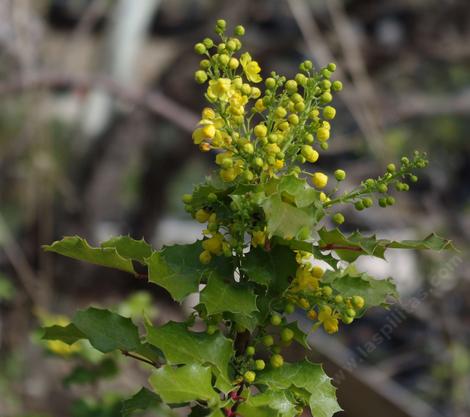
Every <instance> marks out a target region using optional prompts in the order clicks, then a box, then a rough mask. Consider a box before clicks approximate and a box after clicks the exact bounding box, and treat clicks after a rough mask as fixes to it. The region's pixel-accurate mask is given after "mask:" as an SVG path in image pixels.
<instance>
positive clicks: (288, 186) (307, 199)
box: [278, 175, 320, 208]
mask: <svg viewBox="0 0 470 417" xmlns="http://www.w3.org/2000/svg"><path fill="white" fill-rule="evenodd" d="M278 190H279V192H280V193H281V194H282V193H287V194H288V196H290V197H292V199H293V200H294V202H295V205H296V206H297V207H299V208H302V207H307V206H310V205H312V204H313V203H314V202H320V192H319V191H317V190H315V189H314V188H312V187H310V186H309V185H308V183H307V181H306V180H305V179H303V178H298V177H296V176H295V175H286V176H283V177H282V178H281V180H280V181H279V186H278Z"/></svg>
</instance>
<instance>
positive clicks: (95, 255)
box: [43, 236, 136, 274]
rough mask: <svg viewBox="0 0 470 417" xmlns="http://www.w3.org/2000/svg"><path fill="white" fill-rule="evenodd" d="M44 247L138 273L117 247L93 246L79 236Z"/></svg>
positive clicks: (91, 261) (101, 264) (61, 253)
mask: <svg viewBox="0 0 470 417" xmlns="http://www.w3.org/2000/svg"><path fill="white" fill-rule="evenodd" d="M43 248H44V250H45V251H47V252H55V253H58V254H60V255H63V256H68V257H69V258H73V259H78V260H79V261H84V262H89V263H92V264H95V265H100V266H105V267H108V268H115V269H119V270H121V271H125V272H129V273H131V274H136V272H135V270H134V266H133V265H132V260H131V259H130V258H126V257H124V256H122V255H120V254H119V252H118V251H117V249H116V248H115V247H98V248H96V247H92V246H90V245H89V244H88V242H87V241H86V240H85V239H82V238H81V237H79V236H67V237H64V238H63V239H62V240H58V241H56V242H54V243H52V245H45V246H43Z"/></svg>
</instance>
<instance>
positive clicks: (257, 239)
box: [251, 230, 266, 248]
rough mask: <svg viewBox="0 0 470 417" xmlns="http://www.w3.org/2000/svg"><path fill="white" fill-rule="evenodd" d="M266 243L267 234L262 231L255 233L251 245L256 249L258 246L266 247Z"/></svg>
mask: <svg viewBox="0 0 470 417" xmlns="http://www.w3.org/2000/svg"><path fill="white" fill-rule="evenodd" d="M265 242H266V232H263V231H261V230H259V231H256V232H253V235H252V237H251V244H252V245H253V246H254V247H255V248H256V247H257V246H264V243H265Z"/></svg>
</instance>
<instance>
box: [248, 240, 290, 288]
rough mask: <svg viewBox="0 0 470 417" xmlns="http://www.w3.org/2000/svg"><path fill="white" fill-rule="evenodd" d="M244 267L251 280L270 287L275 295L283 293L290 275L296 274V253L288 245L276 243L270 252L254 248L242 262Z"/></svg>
mask: <svg viewBox="0 0 470 417" xmlns="http://www.w3.org/2000/svg"><path fill="white" fill-rule="evenodd" d="M242 269H243V270H244V271H245V272H246V274H247V275H248V278H249V280H250V281H253V282H256V283H257V284H260V285H263V286H265V287H268V289H269V292H270V293H272V294H275V295H280V294H282V293H283V292H284V291H285V290H286V289H287V287H288V286H289V277H292V276H295V271H296V269H297V262H296V261H295V253H294V252H293V251H292V250H291V249H290V248H289V247H287V246H282V245H276V246H274V247H273V248H272V249H271V250H270V251H269V252H267V251H265V250H263V249H261V248H255V249H252V250H251V251H250V252H249V253H248V254H247V255H246V256H245V257H244V258H243V262H242Z"/></svg>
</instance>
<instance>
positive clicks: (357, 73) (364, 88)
mask: <svg viewBox="0 0 470 417" xmlns="http://www.w3.org/2000/svg"><path fill="white" fill-rule="evenodd" d="M325 3H326V6H327V8H328V10H329V12H330V16H331V19H332V21H333V26H334V29H335V33H336V34H337V36H338V41H339V44H340V46H341V51H342V54H343V56H344V61H345V65H346V66H347V69H348V72H349V73H350V74H351V78H352V82H353V84H354V88H355V93H356V99H359V100H358V101H359V104H360V107H361V108H362V116H363V123H364V124H365V127H366V129H367V132H368V133H369V135H368V138H369V142H370V146H371V147H372V148H373V150H374V151H375V153H379V152H380V153H382V152H384V151H385V148H384V147H383V145H382V142H381V136H382V133H381V131H380V126H379V123H378V122H377V120H378V119H379V116H380V114H379V111H378V107H377V99H376V97H375V94H374V90H375V89H374V86H373V85H372V81H371V79H370V77H369V74H368V73H367V68H366V63H365V61H364V57H363V56H362V52H361V48H360V41H359V39H358V36H357V33H356V31H355V29H354V27H353V25H352V23H351V20H350V19H349V18H348V16H347V15H346V12H345V10H344V4H343V2H342V1H339V0H327V1H326V2H325Z"/></svg>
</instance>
